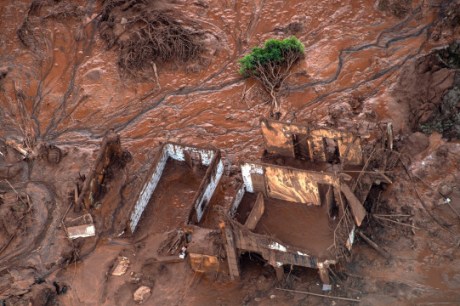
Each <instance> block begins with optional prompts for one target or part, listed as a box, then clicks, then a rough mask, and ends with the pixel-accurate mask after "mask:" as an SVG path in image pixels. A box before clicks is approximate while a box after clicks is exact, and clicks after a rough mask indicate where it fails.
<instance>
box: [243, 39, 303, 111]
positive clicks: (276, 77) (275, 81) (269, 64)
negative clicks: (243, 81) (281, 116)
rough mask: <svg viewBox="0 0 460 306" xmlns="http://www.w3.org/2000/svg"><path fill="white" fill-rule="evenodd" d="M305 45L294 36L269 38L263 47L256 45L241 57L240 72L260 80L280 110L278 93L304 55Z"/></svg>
mask: <svg viewBox="0 0 460 306" xmlns="http://www.w3.org/2000/svg"><path fill="white" fill-rule="evenodd" d="M304 51H305V47H304V46H303V44H302V43H301V42H300V41H299V40H298V39H297V38H296V37H294V36H291V37H289V38H286V39H283V40H278V39H269V40H267V41H266V42H265V43H264V46H263V47H262V48H260V47H256V48H253V49H252V52H251V53H249V54H248V55H246V56H244V57H243V58H242V59H240V70H239V72H240V74H241V75H243V76H244V77H254V78H255V79H257V80H259V81H260V82H261V83H262V85H263V87H264V89H265V90H266V91H267V92H268V93H269V94H270V96H271V97H272V106H273V107H274V109H275V112H279V103H278V98H277V96H278V93H279V91H280V90H281V88H282V86H283V83H284V81H285V80H286V79H287V78H288V77H289V76H290V75H291V74H290V70H291V68H292V66H293V65H294V64H295V63H296V62H297V61H298V60H299V59H301V58H302V57H303V55H304Z"/></svg>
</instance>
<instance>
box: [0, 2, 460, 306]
mask: <svg viewBox="0 0 460 306" xmlns="http://www.w3.org/2000/svg"><path fill="white" fill-rule="evenodd" d="M152 2H155V1H153V0H152ZM378 2H381V1H371V0H364V1H353V0H347V1H301V0H298V1H297V0H293V1H278V0H257V1H248V0H234V1H221V0H203V1H201V0H200V1H185V0H184V1H182V0H181V1H172V2H171V3H169V6H171V7H172V8H173V9H174V10H175V11H176V12H178V13H177V14H178V15H177V16H178V19H180V18H182V17H183V18H189V19H192V20H193V21H194V22H195V23H196V24H197V25H199V27H200V28H201V29H202V30H203V31H204V32H205V33H207V34H209V35H207V36H206V38H207V40H206V41H205V42H204V43H203V46H204V48H205V55H206V60H205V61H203V63H201V64H200V65H198V66H197V67H195V66H194V67H192V66H190V65H186V64H184V65H182V64H180V65H179V64H177V65H176V64H174V63H169V64H165V65H162V64H161V63H157V67H158V83H157V81H156V78H155V77H154V76H153V75H152V76H151V78H146V79H144V80H131V79H126V78H124V77H122V76H121V74H120V73H119V69H118V66H117V61H118V51H117V50H116V48H115V47H112V48H107V44H106V42H105V41H104V40H103V39H102V38H101V37H100V35H99V23H100V13H101V10H102V6H103V3H102V1H98V0H77V1H64V0H63V1H52V0H48V1H40V4H39V5H34V6H32V7H31V4H32V1H31V0H4V1H1V3H0V153H1V154H0V213H1V214H2V215H1V216H0V218H1V219H2V221H1V223H0V230H1V231H2V233H1V234H0V243H1V245H0V301H1V302H0V304H1V303H3V302H4V303H5V304H6V305H29V304H32V305H56V304H62V305H134V304H135V302H134V301H133V293H134V291H135V290H136V289H137V288H138V287H139V286H141V285H145V286H148V287H149V288H151V290H152V292H151V296H150V297H149V298H148V299H147V300H146V301H145V302H144V304H145V305H324V304H325V303H329V304H332V303H335V304H334V305H349V304H350V303H349V302H345V301H334V302H333V301H331V300H326V299H323V298H320V297H314V296H305V295H302V294H293V293H287V292H283V291H279V290H277V289H275V287H276V286H284V287H287V288H292V289H297V290H306V291H311V292H316V293H321V288H320V286H319V278H318V276H317V275H316V273H315V272H314V271H313V270H302V269H294V270H292V271H286V279H285V280H284V282H282V283H276V278H275V275H274V271H273V270H272V269H271V268H270V267H269V266H266V265H264V263H263V262H260V261H259V260H252V259H251V258H249V257H244V258H242V259H241V261H242V262H241V264H242V267H243V269H242V279H241V281H233V282H232V281H229V280H228V279H227V278H225V277H222V276H209V275H206V276H202V275H199V274H197V273H194V272H193V271H192V270H191V268H190V267H189V265H188V263H187V262H177V263H165V262H162V260H164V258H162V257H161V256H159V255H158V254H156V253H157V250H158V247H159V246H160V244H161V242H162V241H163V240H164V239H165V238H166V234H164V233H163V232H164V231H169V230H174V229H175V228H176V227H177V226H178V224H181V222H183V221H184V220H185V219H186V216H184V212H185V211H186V210H188V209H189V208H190V206H189V205H191V199H193V195H194V192H195V191H196V190H197V188H198V187H197V186H199V182H200V181H201V177H202V176H203V175H204V172H203V171H202V170H200V171H198V172H199V173H198V174H196V173H193V171H192V170H191V169H189V168H187V166H185V165H179V164H177V165H176V164H174V163H173V164H171V163H169V165H168V166H167V167H166V170H165V174H164V177H163V178H162V181H161V182H160V184H159V186H158V187H157V191H159V192H158V193H157V192H156V193H155V194H154V197H153V198H152V200H151V203H150V204H149V206H148V208H147V211H146V214H145V215H144V217H143V220H142V221H141V223H140V225H139V228H138V231H139V232H137V233H135V234H134V235H133V236H127V234H126V233H127V231H126V229H127V224H128V220H129V216H130V212H131V210H132V208H133V206H134V204H135V201H136V199H137V198H138V195H139V192H140V190H141V189H142V186H143V184H144V183H145V180H146V176H147V173H148V169H150V167H151V164H152V162H153V160H154V158H155V156H156V153H157V152H158V149H159V148H160V146H161V144H162V143H165V142H168V141H173V142H180V143H184V144H190V145H195V146H205V147H214V148H218V149H220V150H221V151H222V156H223V158H224V161H225V165H226V166H225V171H224V173H225V174H226V175H227V174H230V177H227V178H225V179H223V181H225V183H221V184H220V185H219V186H218V190H217V192H216V194H215V195H214V197H213V199H212V201H211V205H210V207H209V210H208V211H207V212H206V215H205V218H204V220H203V221H202V226H204V227H208V228H217V226H218V224H219V220H217V219H218V216H219V211H220V210H222V209H221V207H224V208H228V205H229V203H231V198H232V197H233V196H234V194H235V190H236V188H237V186H238V184H239V183H240V182H241V181H240V178H238V175H237V172H238V166H239V164H240V163H241V162H244V161H251V160H260V157H261V156H262V155H263V151H264V148H263V138H262V135H261V133H260V131H259V120H260V117H261V116H268V115H269V108H270V107H269V105H268V104H267V103H266V102H267V97H266V94H265V93H264V92H263V90H262V89H261V88H260V86H259V85H258V84H256V83H255V82H253V81H251V80H245V79H243V78H242V77H241V76H240V75H239V74H238V59H239V58H241V57H242V56H243V55H244V54H247V52H249V51H250V49H251V48H252V47H254V46H257V45H260V44H262V43H263V42H264V41H265V40H266V39H268V38H285V37H288V36H289V35H291V34H295V35H296V36H297V37H298V38H299V39H300V40H301V41H302V43H303V44H304V45H305V58H304V59H302V60H301V61H300V62H299V63H298V64H297V65H296V67H295V68H294V72H295V73H294V74H293V75H292V76H291V77H290V78H289V80H288V81H287V83H286V84H287V88H286V91H285V93H284V94H283V95H282V97H281V113H282V114H281V119H282V120H283V121H292V122H297V123H299V124H304V125H309V124H315V126H318V125H319V126H321V125H325V126H329V127H341V128H345V129H349V130H350V131H355V130H358V131H360V133H361V132H363V133H362V134H364V132H365V131H367V130H368V129H369V130H370V129H372V128H375V127H376V126H377V124H378V123H379V122H392V124H393V127H394V135H395V149H396V150H398V152H399V153H401V155H400V156H401V160H403V163H399V164H398V165H397V166H396V167H394V168H392V172H391V173H388V175H389V176H390V177H391V179H392V180H393V184H392V185H390V186H387V187H386V188H384V189H383V190H381V192H380V191H377V192H376V194H378V193H379V192H380V196H378V197H377V198H378V200H375V199H374V200H375V202H376V203H377V204H374V207H373V209H372V212H373V213H375V214H380V215H381V216H384V215H404V217H399V216H398V217H394V216H393V217H383V218H391V220H393V221H395V222H396V223H395V222H390V221H388V220H385V219H382V217H380V219H379V218H376V217H374V216H370V217H369V218H368V219H366V225H365V227H364V229H363V230H364V231H365V232H366V234H367V235H368V236H370V237H371V238H372V239H373V240H375V241H376V242H377V243H378V244H379V245H380V246H382V247H383V248H385V249H386V250H387V251H388V252H389V253H390V254H391V255H392V258H391V259H390V260H386V259H383V258H381V257H380V256H379V255H378V254H377V253H376V252H375V251H374V250H373V249H370V248H369V247H368V246H367V245H365V244H364V243H363V242H362V241H357V243H356V245H355V246H354V249H353V255H352V258H351V261H350V262H347V263H344V264H343V265H342V270H343V271H344V273H343V274H341V273H339V272H338V273H339V278H340V279H333V284H334V289H333V291H332V292H331V293H330V294H331V295H340V296H347V297H350V298H357V297H359V298H360V300H361V305H390V304H394V305H417V304H418V305H424V303H425V304H427V305H429V303H431V305H436V304H438V305H456V304H458V301H459V300H460V294H459V292H458V288H460V268H459V267H460V262H459V258H460V257H459V253H458V252H459V250H458V236H459V235H458V234H459V233H460V227H459V217H458V215H457V214H458V213H459V212H460V202H459V200H460V194H459V188H460V186H459V183H458V182H459V181H460V174H459V170H460V169H459V162H458V161H459V156H460V144H459V143H458V140H455V139H447V138H444V139H443V138H442V135H440V134H437V133H433V134H432V135H431V136H425V135H423V134H420V133H414V132H415V131H418V130H419V128H420V124H424V123H426V122H429V120H430V119H432V118H431V117H430V116H431V115H432V114H433V113H434V112H435V111H436V110H438V109H439V108H440V105H441V104H440V103H441V101H443V97H444V95H445V94H446V92H448V91H450V90H452V88H455V87H456V86H457V87H460V84H459V83H458V80H459V79H460V78H459V77H458V69H457V70H456V69H454V68H452V67H448V66H446V65H445V64H443V63H442V62H440V61H439V60H438V59H437V58H436V54H432V52H433V51H434V50H437V49H441V48H445V47H446V46H447V45H448V44H449V43H451V42H452V41H453V40H455V39H458V37H459V35H460V33H459V28H458V27H455V25H452V24H451V23H448V22H447V21H448V18H449V17H448V16H451V15H447V14H446V12H449V11H448V9H447V8H448V6H449V7H450V5H452V4H455V3H458V1H434V2H433V1H431V2H430V1H428V2H427V1H418V0H414V1H409V2H410V7H409V10H408V12H407V14H406V15H404V16H402V17H395V16H394V15H392V14H391V13H390V11H382V10H380V9H379V4H378ZM390 2H394V1H390ZM31 8H32V9H31ZM446 10H447V11H446ZM180 16H182V17H180ZM122 17H124V16H121V15H120V16H117V19H116V20H115V21H114V23H116V24H114V26H116V27H121V26H124V25H122V24H121V21H122ZM293 29H294V30H295V31H294V32H295V33H294V32H292V31H293ZM18 30H20V31H18ZM18 33H19V34H20V35H18ZM430 54H431V55H430ZM454 94H455V92H454ZM457 110H458V107H457ZM109 129H114V131H115V132H117V133H119V134H120V136H121V140H122V146H123V147H124V148H126V149H127V150H129V151H130V152H131V154H132V157H133V159H132V162H130V163H129V164H128V165H127V166H126V167H125V168H124V169H119V170H118V172H116V173H114V176H115V177H114V179H113V180H112V181H111V182H108V183H107V185H106V186H105V188H106V189H107V192H106V196H105V197H104V198H103V199H102V200H101V202H100V203H98V205H97V207H94V208H93V209H92V214H93V217H94V220H95V226H96V232H97V236H96V237H92V238H86V239H77V240H74V241H70V240H69V239H68V238H67V236H66V232H65V228H64V227H63V224H62V220H63V218H64V216H65V215H66V213H67V210H68V208H69V192H70V191H72V190H74V188H75V182H76V181H77V180H78V178H79V177H80V176H81V175H88V172H89V170H90V169H91V166H92V163H93V162H94V161H95V159H96V157H97V150H98V147H99V144H100V141H101V139H102V137H103V136H104V135H105V133H106V131H107V130H109ZM10 139H15V140H17V142H18V143H21V144H23V145H24V146H25V147H26V148H28V149H30V150H31V151H34V149H35V148H38V147H39V146H40V145H41V144H53V145H56V146H58V147H60V148H61V149H62V150H63V151H64V155H63V157H62V159H61V161H60V163H59V164H53V163H51V162H49V161H47V159H46V158H45V159H43V158H38V157H31V158H29V159H26V160H24V158H23V156H22V155H21V154H19V153H18V152H16V151H15V150H14V149H12V148H11V147H10V146H8V145H6V144H5V141H6V140H10ZM275 162H277V161H276V160H275ZM279 162H280V163H281V164H282V163H285V161H283V160H280V161H279ZM292 165H293V166H296V165H295V164H292ZM8 169H12V170H8ZM5 180H7V181H5ZM17 194H19V195H21V194H22V195H23V196H25V195H28V196H29V197H30V199H29V200H28V202H26V203H29V204H25V203H23V202H21V201H17V199H18V197H17V196H16V195H17ZM447 199H449V201H447ZM249 202H250V201H249ZM286 205H288V203H286ZM276 207H277V206H276V204H275V206H273V207H271V208H274V209H275V208H276ZM271 208H270V207H269V208H268V209H267V213H271V212H274V213H275V214H269V215H267V216H271V217H273V218H275V219H278V218H277V216H278V215H279V216H284V217H285V218H286V219H287V220H289V222H288V221H283V222H285V224H283V223H279V222H275V221H277V220H275V219H273V224H277V226H279V227H278V228H277V229H276V230H277V232H278V233H277V234H278V235H280V237H279V238H280V239H286V240H289V241H291V242H292V244H293V245H296V244H297V243H299V241H304V242H308V241H307V239H306V238H307V237H308V235H303V231H302V224H301V223H296V222H297V221H298V220H297V219H296V218H294V217H295V215H297V214H301V213H302V214H303V213H304V211H303V210H298V211H297V210H296V213H295V214H294V213H292V212H289V211H287V210H284V209H282V207H278V208H276V209H278V210H276V209H275V210H271ZM303 208H305V210H308V209H309V207H303ZM303 208H302V209H303ZM319 210H320V209H318V211H319ZM24 212H26V213H25V214H24ZM72 213H73V212H72ZM243 215H244V212H243V213H242V214H241V215H239V216H237V218H240V217H242V216H243ZM407 215H409V217H408V216H407ZM23 216H24V217H23ZM156 216H159V218H157V217H156ZM21 218H22V219H21ZM183 218H184V219H183ZM292 218H294V219H292ZM307 218H308V217H307ZM270 220H272V219H270ZM315 221H317V220H315ZM266 222H269V221H268V219H267V221H266ZM270 222H272V221H270ZM263 223H264V220H262V224H263ZM287 223H289V224H287ZM291 223H292V224H291ZM401 223H402V224H403V225H401ZM322 224H323V225H322V226H324V227H325V226H326V223H322ZM290 227H292V228H291V230H292V231H291V232H290V231H289V230H288V229H289V228H290ZM123 233H124V235H123ZM316 234H317V233H310V235H311V236H315V239H317V240H320V238H321V236H317V235H316ZM323 238H324V239H323ZM323 238H321V240H322V241H324V245H326V244H328V243H329V241H330V237H329V236H328V237H323ZM315 245H316V244H315ZM321 249H323V248H321ZM318 251H319V250H318ZM120 255H121V256H125V257H127V258H129V260H130V262H131V264H130V267H129V269H128V272H127V273H126V274H125V275H123V276H112V275H111V271H112V268H113V266H114V264H115V263H116V259H117V258H118V256H120ZM337 268H339V267H337ZM338 270H340V269H338ZM342 270H341V271H342ZM347 275H348V276H347ZM53 282H57V283H58V284H61V285H59V286H61V287H62V285H64V286H66V288H67V291H66V292H65V293H64V292H62V290H56V286H55V285H53ZM59 286H58V287H59ZM59 288H60V287H59ZM58 293H63V294H59V295H58Z"/></svg>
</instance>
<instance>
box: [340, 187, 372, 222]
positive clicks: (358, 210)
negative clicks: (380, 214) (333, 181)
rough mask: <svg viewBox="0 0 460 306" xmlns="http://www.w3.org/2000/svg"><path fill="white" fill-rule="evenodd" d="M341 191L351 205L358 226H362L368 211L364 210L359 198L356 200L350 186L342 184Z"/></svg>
mask: <svg viewBox="0 0 460 306" xmlns="http://www.w3.org/2000/svg"><path fill="white" fill-rule="evenodd" d="M340 190H341V191H342V193H343V194H344V195H345V198H347V201H348V204H350V207H351V212H352V214H353V217H354V219H355V223H356V225H357V226H361V223H362V222H363V220H364V217H366V210H365V209H364V206H363V204H361V202H360V201H359V200H358V198H356V196H355V195H354V193H353V192H352V191H351V189H350V187H348V185H346V184H340Z"/></svg>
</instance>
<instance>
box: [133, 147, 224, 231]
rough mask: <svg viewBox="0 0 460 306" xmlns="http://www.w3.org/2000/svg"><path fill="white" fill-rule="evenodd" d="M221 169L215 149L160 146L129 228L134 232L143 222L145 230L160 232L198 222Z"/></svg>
mask: <svg viewBox="0 0 460 306" xmlns="http://www.w3.org/2000/svg"><path fill="white" fill-rule="evenodd" d="M223 171H224V165H223V162H222V160H221V155H220V151H219V150H215V149H205V148H197V147H192V146H185V145H180V144H175V143H167V144H165V145H163V147H162V148H161V150H160V152H159V154H158V155H157V157H156V158H155V160H154V162H153V164H152V166H151V168H150V171H149V173H148V176H147V179H146V181H145V183H144V185H143V188H142V191H141V193H140V194H139V197H138V199H137V201H136V204H135V206H134V209H133V211H132V213H131V217H130V220H129V229H130V230H131V232H132V233H134V232H135V231H136V229H137V227H138V224H139V222H141V223H142V222H144V223H145V224H144V225H145V226H143V227H147V228H148V229H147V230H148V231H151V232H154V233H162V232H168V231H171V230H174V229H177V228H181V227H184V226H186V225H187V224H189V223H194V222H196V223H199V222H200V221H201V218H202V217H203V214H204V212H205V210H206V208H207V206H208V204H209V201H210V199H211V197H212V195H213V194H214V191H215V189H216V187H217V185H218V183H219V180H220V178H221V177H222V174H223ZM141 216H142V219H143V220H141Z"/></svg>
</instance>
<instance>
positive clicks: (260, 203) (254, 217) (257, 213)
mask: <svg viewBox="0 0 460 306" xmlns="http://www.w3.org/2000/svg"><path fill="white" fill-rule="evenodd" d="M264 212H265V202H264V195H263V194H262V193H260V192H259V194H258V195H257V199H256V203H255V204H254V207H253V208H252V210H251V213H250V214H249V217H248V218H247V220H246V223H245V224H244V225H245V226H246V227H247V228H248V229H250V230H251V231H252V230H254V229H255V228H256V226H257V223H259V220H260V218H262V215H263V214H264Z"/></svg>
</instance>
